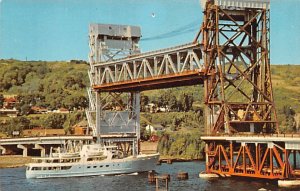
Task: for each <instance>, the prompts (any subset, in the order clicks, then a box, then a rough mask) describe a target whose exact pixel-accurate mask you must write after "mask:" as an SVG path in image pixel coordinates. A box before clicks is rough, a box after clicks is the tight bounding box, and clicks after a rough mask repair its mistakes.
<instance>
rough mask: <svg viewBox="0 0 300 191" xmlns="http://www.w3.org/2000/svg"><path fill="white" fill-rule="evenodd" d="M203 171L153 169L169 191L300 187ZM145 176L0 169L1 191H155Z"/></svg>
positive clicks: (199, 167) (188, 165)
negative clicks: (47, 174)
mask: <svg viewBox="0 0 300 191" xmlns="http://www.w3.org/2000/svg"><path fill="white" fill-rule="evenodd" d="M204 168H205V166H204V162H199V161H194V162H180V163H179V162H178V163H173V164H162V165H158V166H156V169H155V170H156V172H158V173H168V174H170V175H171V182H170V184H169V186H170V187H169V188H170V189H169V190H171V191H192V190H201V191H202V190H207V191H209V190H211V191H223V190H234V191H240V190H241V191H257V190H258V189H260V188H265V189H266V190H272V191H273V190H279V191H285V190H293V191H296V190H298V191H299V190H300V188H289V189H282V188H278V187H277V185H276V182H270V181H266V180H264V181H263V180H257V179H248V178H232V177H231V178H217V179H211V180H205V179H200V178H199V177H198V174H199V172H200V171H203V170H204ZM180 171H184V172H188V174H189V179H188V180H181V181H179V180H177V178H176V175H177V173H178V172H180ZM147 176H148V174H147V173H140V174H135V175H119V176H93V177H80V178H53V179H26V177H25V167H22V168H8V169H0V190H1V191H19V190H22V191H27V190H28V191H31V190H33V191H35V190H38V191H81V190H99V191H119V190H120V191H134V190H137V191H155V184H149V183H148V179H147Z"/></svg>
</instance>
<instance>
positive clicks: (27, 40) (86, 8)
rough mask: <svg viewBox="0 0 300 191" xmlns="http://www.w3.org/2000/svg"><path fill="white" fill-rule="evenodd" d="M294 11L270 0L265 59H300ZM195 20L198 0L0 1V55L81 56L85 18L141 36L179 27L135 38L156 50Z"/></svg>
mask: <svg viewBox="0 0 300 191" xmlns="http://www.w3.org/2000/svg"><path fill="white" fill-rule="evenodd" d="M299 10H300V0H284V1H282V0H271V63H274V64H300V60H299V56H298V55H300V11H299ZM152 13H154V14H155V17H152ZM201 22H202V9H201V7H200V3H199V0H0V58H15V59H20V60H25V59H26V58H27V59H28V60H70V59H83V60H87V59H88V52H89V47H88V25H89V23H112V24H128V25H138V26H141V29H142V35H143V38H145V39H147V38H150V39H151V37H155V36H157V35H161V34H165V33H168V32H170V31H177V32H178V31H182V33H180V32H178V33H176V34H178V35H176V36H170V37H169V38H164V39H156V40H155V39H154V40H143V41H141V42H140V47H141V49H142V51H143V52H144V51H149V50H156V49H160V48H166V47H170V46H174V45H180V44H184V43H188V42H191V41H192V40H193V38H194V36H195V35H196V32H197V30H198V29H199V27H200V24H201ZM173 34H174V33H173Z"/></svg>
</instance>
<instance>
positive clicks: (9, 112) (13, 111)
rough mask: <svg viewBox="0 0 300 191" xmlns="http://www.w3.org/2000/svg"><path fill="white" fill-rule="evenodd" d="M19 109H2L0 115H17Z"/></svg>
mask: <svg viewBox="0 0 300 191" xmlns="http://www.w3.org/2000/svg"><path fill="white" fill-rule="evenodd" d="M18 113H19V111H18V110H17V109H16V108H13V109H0V116H8V117H17V116H18Z"/></svg>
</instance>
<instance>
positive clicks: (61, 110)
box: [53, 107, 70, 113]
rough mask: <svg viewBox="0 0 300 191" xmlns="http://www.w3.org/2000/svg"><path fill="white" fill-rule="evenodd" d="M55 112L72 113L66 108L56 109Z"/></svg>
mask: <svg viewBox="0 0 300 191" xmlns="http://www.w3.org/2000/svg"><path fill="white" fill-rule="evenodd" d="M53 113H70V111H69V110H68V109H66V108H63V107H62V108H59V109H58V110H54V111H53Z"/></svg>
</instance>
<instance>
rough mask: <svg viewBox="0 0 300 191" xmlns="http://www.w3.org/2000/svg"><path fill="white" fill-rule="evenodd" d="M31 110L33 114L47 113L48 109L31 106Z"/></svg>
mask: <svg viewBox="0 0 300 191" xmlns="http://www.w3.org/2000/svg"><path fill="white" fill-rule="evenodd" d="M31 110H32V111H33V113H34V114H42V113H48V109H47V108H44V107H38V106H32V107H31Z"/></svg>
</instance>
